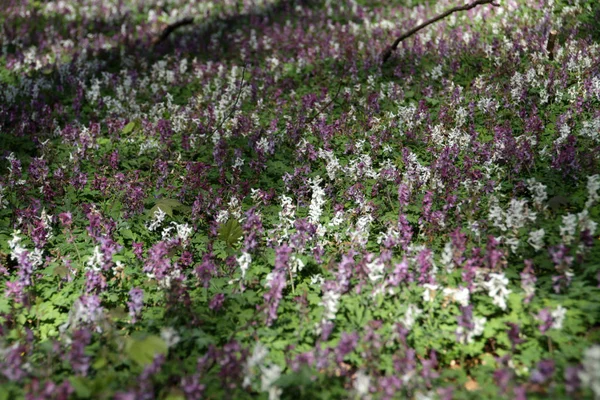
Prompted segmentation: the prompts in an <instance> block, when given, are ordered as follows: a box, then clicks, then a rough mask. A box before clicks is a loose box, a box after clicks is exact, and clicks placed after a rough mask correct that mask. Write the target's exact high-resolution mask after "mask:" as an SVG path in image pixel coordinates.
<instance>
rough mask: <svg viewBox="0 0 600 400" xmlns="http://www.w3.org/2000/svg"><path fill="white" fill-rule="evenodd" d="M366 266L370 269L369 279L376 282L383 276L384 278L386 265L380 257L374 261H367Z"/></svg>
mask: <svg viewBox="0 0 600 400" xmlns="http://www.w3.org/2000/svg"><path fill="white" fill-rule="evenodd" d="M366 267H367V270H368V271H369V279H370V280H371V282H373V283H375V282H377V281H378V280H380V279H381V278H383V268H384V265H383V263H382V262H381V260H380V259H379V258H376V259H375V260H373V261H372V262H370V263H367V265H366Z"/></svg>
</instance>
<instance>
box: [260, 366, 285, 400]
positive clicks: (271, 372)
mask: <svg viewBox="0 0 600 400" xmlns="http://www.w3.org/2000/svg"><path fill="white" fill-rule="evenodd" d="M281 371H282V369H281V367H280V366H279V365H276V364H272V365H270V366H268V367H262V368H261V373H262V374H261V377H260V390H261V391H263V392H268V394H269V400H278V399H279V398H280V396H281V393H282V392H283V391H282V390H281V389H280V388H278V387H277V386H275V385H274V383H275V381H277V379H279V377H280V376H281Z"/></svg>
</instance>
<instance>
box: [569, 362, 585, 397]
mask: <svg viewBox="0 0 600 400" xmlns="http://www.w3.org/2000/svg"><path fill="white" fill-rule="evenodd" d="M581 370H582V368H581V366H579V365H578V366H571V367H567V368H566V369H565V387H566V389H567V393H568V394H573V393H575V392H576V391H577V390H579V388H580V386H581V380H580V379H579V373H580V372H581Z"/></svg>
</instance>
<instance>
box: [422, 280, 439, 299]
mask: <svg viewBox="0 0 600 400" xmlns="http://www.w3.org/2000/svg"><path fill="white" fill-rule="evenodd" d="M423 287H424V288H425V291H424V292H423V301H425V302H432V301H433V299H434V298H435V292H436V290H437V289H438V287H439V286H438V285H432V284H430V283H426V284H424V285H423Z"/></svg>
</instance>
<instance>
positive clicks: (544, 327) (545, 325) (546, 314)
mask: <svg viewBox="0 0 600 400" xmlns="http://www.w3.org/2000/svg"><path fill="white" fill-rule="evenodd" d="M536 318H537V319H538V320H539V321H540V322H541V323H542V324H541V325H539V326H538V328H539V330H540V332H541V333H542V335H543V334H545V333H546V332H547V331H548V329H550V327H552V323H553V318H552V313H551V312H550V309H548V308H544V309H542V310H540V311H539V312H538V313H537V315H536Z"/></svg>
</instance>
